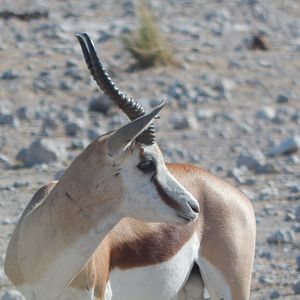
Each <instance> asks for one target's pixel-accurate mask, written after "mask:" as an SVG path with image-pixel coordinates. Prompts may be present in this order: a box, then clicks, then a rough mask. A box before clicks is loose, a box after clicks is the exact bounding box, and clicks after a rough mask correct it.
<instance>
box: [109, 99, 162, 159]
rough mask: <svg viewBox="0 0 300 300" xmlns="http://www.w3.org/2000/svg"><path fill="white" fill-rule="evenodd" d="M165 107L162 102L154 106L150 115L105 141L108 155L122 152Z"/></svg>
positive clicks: (131, 123) (128, 125)
mask: <svg viewBox="0 0 300 300" xmlns="http://www.w3.org/2000/svg"><path fill="white" fill-rule="evenodd" d="M165 105H166V101H162V102H161V104H159V105H158V106H156V107H155V108H154V109H153V110H152V111H151V112H150V113H148V114H146V115H144V116H141V117H139V118H137V119H135V120H133V121H131V122H130V123H128V124H126V125H124V126H122V127H121V128H119V129H117V130H116V131H115V132H114V133H113V134H112V135H111V136H110V137H109V139H108V141H107V145H108V153H109V155H116V154H118V153H120V152H122V151H124V150H125V149H126V148H127V147H128V146H129V144H130V143H131V142H132V141H133V140H134V139H135V138H136V137H137V136H138V135H139V134H140V133H141V132H143V131H144V130H145V129H146V128H147V127H148V126H149V125H150V124H151V122H152V120H153V119H154V118H155V116H156V115H157V114H158V113H159V112H160V111H161V110H162V108H163V107H164V106H165Z"/></svg>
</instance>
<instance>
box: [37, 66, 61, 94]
mask: <svg viewBox="0 0 300 300" xmlns="http://www.w3.org/2000/svg"><path fill="white" fill-rule="evenodd" d="M55 82H56V80H55V79H54V78H53V76H52V75H51V73H49V72H48V71H42V72H40V74H39V75H38V76H37V77H36V79H35V80H34V81H33V83H32V89H33V91H34V92H40V91H42V92H46V93H47V94H50V95H51V94H52V93H53V90H55Z"/></svg>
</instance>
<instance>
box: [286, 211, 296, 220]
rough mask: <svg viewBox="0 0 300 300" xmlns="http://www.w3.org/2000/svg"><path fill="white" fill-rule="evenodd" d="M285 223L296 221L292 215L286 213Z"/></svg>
mask: <svg viewBox="0 0 300 300" xmlns="http://www.w3.org/2000/svg"><path fill="white" fill-rule="evenodd" d="M284 220H285V221H287V222H290V221H295V220H296V216H295V215H294V214H293V213H290V212H289V213H287V214H286V216H285V219H284Z"/></svg>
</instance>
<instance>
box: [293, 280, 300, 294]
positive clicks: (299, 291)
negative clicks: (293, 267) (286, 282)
mask: <svg viewBox="0 0 300 300" xmlns="http://www.w3.org/2000/svg"><path fill="white" fill-rule="evenodd" d="M293 290H294V293H295V295H300V281H298V282H296V283H295V284H294V286H293Z"/></svg>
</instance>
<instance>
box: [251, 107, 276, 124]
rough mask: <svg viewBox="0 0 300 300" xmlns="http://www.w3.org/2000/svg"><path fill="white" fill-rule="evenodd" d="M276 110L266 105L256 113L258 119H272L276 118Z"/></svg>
mask: <svg viewBox="0 0 300 300" xmlns="http://www.w3.org/2000/svg"><path fill="white" fill-rule="evenodd" d="M275 115H276V112H275V110H274V109H273V108H272V107H264V108H262V109H260V110H258V111H257V112H256V114H255V117H256V118H257V119H261V120H265V121H271V120H273V119H274V118H275Z"/></svg>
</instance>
